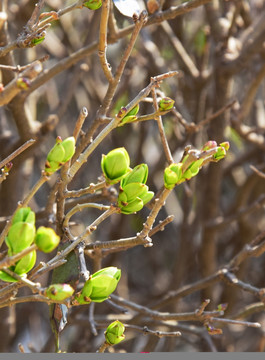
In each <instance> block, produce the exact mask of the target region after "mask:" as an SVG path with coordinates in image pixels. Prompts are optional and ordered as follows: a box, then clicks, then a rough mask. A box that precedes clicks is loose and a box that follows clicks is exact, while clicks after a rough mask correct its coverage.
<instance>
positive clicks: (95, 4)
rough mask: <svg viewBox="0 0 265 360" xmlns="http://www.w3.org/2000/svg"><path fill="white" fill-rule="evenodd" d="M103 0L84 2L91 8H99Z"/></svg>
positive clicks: (84, 4)
mask: <svg viewBox="0 0 265 360" xmlns="http://www.w3.org/2000/svg"><path fill="white" fill-rule="evenodd" d="M101 5H102V1H101V0H89V1H85V2H84V3H83V6H85V7H87V8H88V9H90V10H97V9H99V8H100V7H101Z"/></svg>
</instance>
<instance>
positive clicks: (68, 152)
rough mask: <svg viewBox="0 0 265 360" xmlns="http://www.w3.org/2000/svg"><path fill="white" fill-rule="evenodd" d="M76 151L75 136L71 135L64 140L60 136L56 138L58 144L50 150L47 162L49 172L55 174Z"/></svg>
mask: <svg viewBox="0 0 265 360" xmlns="http://www.w3.org/2000/svg"><path fill="white" fill-rule="evenodd" d="M74 153H75V138H74V137H73V136H70V137H68V138H66V139H65V140H64V141H62V139H61V137H60V136H57V138H56V144H55V145H54V146H53V148H52V149H51V150H50V151H49V153H48V155H47V160H46V163H45V171H46V173H47V174H53V173H54V172H55V171H57V170H58V169H60V168H61V166H62V165H64V164H65V163H66V162H67V161H69V160H70V159H71V158H72V156H73V155H74Z"/></svg>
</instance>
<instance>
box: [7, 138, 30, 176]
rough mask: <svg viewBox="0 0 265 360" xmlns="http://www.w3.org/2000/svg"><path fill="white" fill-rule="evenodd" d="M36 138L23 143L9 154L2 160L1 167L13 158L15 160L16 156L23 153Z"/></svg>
mask: <svg viewBox="0 0 265 360" xmlns="http://www.w3.org/2000/svg"><path fill="white" fill-rule="evenodd" d="M35 141H36V140H33V139H30V140H28V141H27V142H25V143H24V144H23V145H21V146H20V147H19V148H18V149H17V150H15V151H14V152H12V154H10V155H9V156H7V157H6V158H5V159H4V160H2V161H0V169H1V168H2V167H3V166H5V165H6V164H7V163H9V162H10V161H11V160H13V159H14V158H15V157H17V156H18V155H19V154H21V153H22V152H23V151H25V150H26V149H27V148H28V147H30V146H31V145H33V144H34V143H35Z"/></svg>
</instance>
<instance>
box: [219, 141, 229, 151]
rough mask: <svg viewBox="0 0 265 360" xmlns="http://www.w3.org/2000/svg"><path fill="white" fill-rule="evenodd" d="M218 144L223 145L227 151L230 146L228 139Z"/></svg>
mask: <svg viewBox="0 0 265 360" xmlns="http://www.w3.org/2000/svg"><path fill="white" fill-rule="evenodd" d="M219 146H221V147H223V148H224V149H225V151H228V150H229V148H230V144H229V142H228V141H224V142H222V143H221V144H219Z"/></svg>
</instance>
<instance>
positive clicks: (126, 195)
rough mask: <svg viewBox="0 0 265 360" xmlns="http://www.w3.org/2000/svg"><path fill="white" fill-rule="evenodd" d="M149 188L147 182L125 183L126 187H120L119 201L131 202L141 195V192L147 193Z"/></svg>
mask: <svg viewBox="0 0 265 360" xmlns="http://www.w3.org/2000/svg"><path fill="white" fill-rule="evenodd" d="M147 190H148V187H147V186H146V185H145V184H141V183H129V184H128V185H125V186H124V188H120V192H119V196H118V201H119V202H124V203H129V202H131V201H133V200H134V199H135V198H137V197H140V196H141V194H143V193H145V192H146V191H147Z"/></svg>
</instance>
